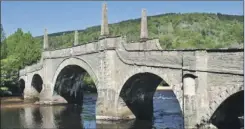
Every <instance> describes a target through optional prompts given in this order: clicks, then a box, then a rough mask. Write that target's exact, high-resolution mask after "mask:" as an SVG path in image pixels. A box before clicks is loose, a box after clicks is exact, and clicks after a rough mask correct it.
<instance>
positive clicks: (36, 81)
mask: <svg viewBox="0 0 245 129" xmlns="http://www.w3.org/2000/svg"><path fill="white" fill-rule="evenodd" d="M31 85H32V86H33V87H34V88H35V89H36V90H37V92H39V93H40V92H41V91H42V87H43V80H42V78H41V76H40V75H39V74H34V75H33V77H32V82H31Z"/></svg>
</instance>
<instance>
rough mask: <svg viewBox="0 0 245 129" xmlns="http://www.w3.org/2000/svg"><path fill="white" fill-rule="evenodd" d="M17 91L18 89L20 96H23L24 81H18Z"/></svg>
mask: <svg viewBox="0 0 245 129" xmlns="http://www.w3.org/2000/svg"><path fill="white" fill-rule="evenodd" d="M19 89H20V94H21V95H23V93H24V90H25V81H24V79H20V80H19Z"/></svg>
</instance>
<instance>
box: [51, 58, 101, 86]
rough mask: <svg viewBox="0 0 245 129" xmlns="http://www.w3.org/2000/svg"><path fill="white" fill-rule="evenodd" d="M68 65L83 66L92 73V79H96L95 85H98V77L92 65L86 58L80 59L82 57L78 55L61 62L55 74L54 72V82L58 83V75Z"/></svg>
mask: <svg viewBox="0 0 245 129" xmlns="http://www.w3.org/2000/svg"><path fill="white" fill-rule="evenodd" d="M68 65H77V66H79V67H81V68H82V69H84V70H85V71H86V72H87V73H88V74H89V75H90V77H91V78H92V80H93V81H94V83H95V86H97V84H98V77H97V76H96V74H95V72H94V71H93V69H92V67H91V66H90V65H89V63H87V62H86V61H85V60H83V59H80V58H76V57H72V58H66V59H64V60H63V61H62V62H61V63H60V64H59V66H58V67H57V69H56V70H55V74H54V76H53V79H52V84H55V83H56V80H57V77H58V75H59V74H60V72H61V70H63V69H64V68H65V67H66V66H68Z"/></svg>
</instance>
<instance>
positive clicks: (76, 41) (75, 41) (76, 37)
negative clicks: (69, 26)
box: [74, 30, 78, 46]
mask: <svg viewBox="0 0 245 129" xmlns="http://www.w3.org/2000/svg"><path fill="white" fill-rule="evenodd" d="M76 45H78V31H77V30H76V31H75V34H74V46H76Z"/></svg>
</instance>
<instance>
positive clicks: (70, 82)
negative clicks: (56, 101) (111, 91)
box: [54, 65, 97, 105]
mask: <svg viewBox="0 0 245 129" xmlns="http://www.w3.org/2000/svg"><path fill="white" fill-rule="evenodd" d="M89 76H90V75H89V74H88V73H87V71H86V70H85V69H83V68H82V67H80V66H78V65H67V66H64V67H63V69H62V70H61V71H60V73H59V74H58V76H57V79H56V81H55V86H54V94H58V95H60V96H61V97H63V98H64V99H65V100H66V101H67V102H68V103H72V104H78V105H83V96H84V91H85V89H86V88H88V87H93V88H94V89H95V92H97V88H96V84H94V80H91V79H90V78H89ZM86 79H87V80H86Z"/></svg>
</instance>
